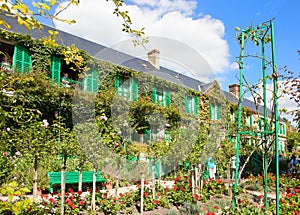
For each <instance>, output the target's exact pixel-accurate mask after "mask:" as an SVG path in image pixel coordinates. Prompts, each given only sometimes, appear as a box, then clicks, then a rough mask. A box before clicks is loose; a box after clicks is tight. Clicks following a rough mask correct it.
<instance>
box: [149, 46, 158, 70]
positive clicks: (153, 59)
mask: <svg viewBox="0 0 300 215" xmlns="http://www.w3.org/2000/svg"><path fill="white" fill-rule="evenodd" d="M159 54H160V52H159V50H157V49H152V50H151V51H149V52H148V60H149V62H150V63H152V65H153V66H154V67H155V68H156V69H159Z"/></svg>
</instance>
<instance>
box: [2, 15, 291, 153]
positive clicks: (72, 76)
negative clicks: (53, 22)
mask: <svg viewBox="0 0 300 215" xmlns="http://www.w3.org/2000/svg"><path fill="white" fill-rule="evenodd" d="M2 18H3V19H5V20H6V21H7V23H8V24H9V25H10V26H11V29H10V31H7V30H5V29H2V30H1V35H0V42H1V45H0V51H1V52H2V53H5V55H3V56H1V57H2V69H3V70H4V71H7V72H12V71H14V72H19V73H28V72H30V71H31V69H32V68H35V66H34V62H35V61H36V59H35V58H36V55H34V53H33V51H32V50H34V47H32V45H28V44H26V43H23V42H22V40H21V39H18V40H16V39H15V40H14V39H13V38H12V37H7V36H5V35H7V34H13V33H17V34H18V35H19V34H20V35H27V36H26V37H29V36H30V38H32V39H33V40H35V39H40V38H41V36H42V34H41V33H40V32H39V31H38V30H32V31H30V32H28V31H27V30H26V29H25V28H23V27H22V26H19V25H18V24H17V22H16V21H15V20H14V19H11V18H8V17H2ZM48 30H51V28H50V27H48V26H45V27H44V33H45V34H47V32H48ZM52 30H53V29H52ZM59 35H60V37H61V40H62V41H63V44H64V46H71V45H72V44H75V45H76V47H77V48H78V49H79V50H84V51H85V52H86V53H87V54H88V55H89V56H93V57H94V58H97V59H99V60H101V61H104V62H106V61H109V62H111V63H112V64H114V65H117V66H121V67H122V68H129V69H131V71H133V73H134V72H139V73H142V74H144V75H147V76H148V77H155V78H157V79H156V80H164V81H166V82H167V83H168V84H167V85H157V86H151V88H152V89H151V90H150V91H151V100H152V102H153V103H155V104H158V105H160V106H162V107H169V106H170V105H171V103H172V102H173V103H174V102H175V104H177V103H180V104H183V109H184V112H185V114H186V115H187V116H193V117H196V118H200V119H201V114H202V113H203V111H204V112H205V110H204V109H205V108H203V107H204V106H207V105H208V107H206V110H208V111H209V119H208V120H210V121H212V122H218V121H224V120H227V115H228V116H229V122H230V123H233V125H234V123H235V122H236V119H237V111H236V110H237V108H236V107H237V104H238V92H239V85H231V86H230V87H229V92H227V91H223V90H221V89H220V87H219V85H218V83H217V82H216V81H214V82H212V83H204V82H201V81H200V80H195V79H193V78H190V77H188V76H185V75H182V74H180V75H179V74H178V73H177V72H175V71H172V70H170V69H167V68H165V67H161V66H160V65H159V54H160V53H159V50H157V49H154V50H152V51H150V52H149V53H148V61H145V60H142V59H139V58H135V57H133V56H129V55H127V54H125V53H120V52H118V51H116V50H113V49H109V48H107V47H104V46H102V45H100V44H97V43H94V42H91V41H88V40H86V39H83V38H80V37H77V36H75V35H71V34H68V33H66V32H63V31H59ZM17 37H19V36H17ZM17 37H15V38H17ZM53 53H54V54H53V55H51V57H50V59H49V62H50V63H49V66H48V70H49V76H50V78H51V79H52V81H53V82H54V83H56V84H57V85H58V86H61V87H72V85H75V84H76V85H77V86H80V89H81V90H82V91H83V92H91V93H97V91H98V89H99V79H100V76H99V71H98V70H97V69H93V68H91V69H90V70H88V71H86V72H80V71H76V70H75V71H74V70H72V69H71V68H70V67H71V66H70V64H67V63H66V62H65V60H63V58H62V57H60V56H58V55H56V54H55V52H53ZM98 53H101V55H100V56H99V54H98ZM5 57H10V58H12V60H11V61H10V62H6V61H5ZM114 78H115V81H114V87H115V90H116V94H117V95H119V96H121V97H123V98H126V99H127V100H129V101H132V102H137V101H138V100H139V98H140V95H142V94H143V91H142V90H141V87H142V85H143V83H141V80H138V79H136V78H134V77H133V78H128V76H126V75H124V73H122V72H120V73H118V74H115V76H114ZM175 85H176V86H179V87H181V88H184V89H185V91H184V95H183V97H182V98H181V101H178V98H176V95H175V96H174V93H173V92H172V90H171V89H172V88H174V87H173V86H175ZM148 91H149V90H148ZM215 93H217V94H215ZM176 99H177V100H176ZM206 99H208V101H209V102H208V104H206V103H205V102H206ZM225 103H226V104H229V106H230V108H229V110H228V108H227V107H226V104H225ZM243 109H244V110H246V111H244V112H245V113H246V114H244V115H243V120H244V121H243V123H244V125H245V126H246V127H247V129H252V130H256V131H260V130H262V129H263V123H262V116H263V107H262V106H261V105H258V106H257V105H256V104H255V103H254V102H253V101H250V100H248V99H243ZM268 117H269V118H270V119H271V117H272V112H271V110H268ZM201 120H205V119H201ZM223 129H225V128H223ZM151 130H152V131H151ZM167 131H168V129H166V127H165V128H163V130H160V131H155V132H154V131H153V128H150V127H149V126H148V127H147V126H146V128H143V129H140V130H139V131H137V132H136V134H135V135H133V136H132V138H133V139H134V140H135V141H138V142H142V143H147V142H148V141H149V140H151V139H155V137H157V136H164V138H165V141H170V134H169V133H168V132H167ZM228 134H229V138H230V139H231V140H232V141H235V134H234V132H228ZM248 138H249V141H250V142H251V137H248ZM279 147H280V151H281V152H283V153H284V152H285V150H286V149H285V148H286V125H285V123H283V122H280V140H279Z"/></svg>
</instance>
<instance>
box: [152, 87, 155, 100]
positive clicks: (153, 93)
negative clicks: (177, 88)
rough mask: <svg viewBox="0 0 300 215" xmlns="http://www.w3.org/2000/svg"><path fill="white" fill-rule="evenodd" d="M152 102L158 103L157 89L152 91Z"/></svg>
mask: <svg viewBox="0 0 300 215" xmlns="http://www.w3.org/2000/svg"><path fill="white" fill-rule="evenodd" d="M152 101H153V102H154V103H155V102H156V88H155V87H153V89H152Z"/></svg>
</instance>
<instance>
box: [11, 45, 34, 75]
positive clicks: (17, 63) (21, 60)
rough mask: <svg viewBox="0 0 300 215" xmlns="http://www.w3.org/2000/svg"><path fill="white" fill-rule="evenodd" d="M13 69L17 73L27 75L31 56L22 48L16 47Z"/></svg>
mask: <svg viewBox="0 0 300 215" xmlns="http://www.w3.org/2000/svg"><path fill="white" fill-rule="evenodd" d="M13 67H14V68H15V69H16V71H17V72H21V73H27V72H29V71H30V69H31V54H30V51H29V50H28V49H26V48H25V47H23V46H20V45H16V46H15V50H14V57H13Z"/></svg>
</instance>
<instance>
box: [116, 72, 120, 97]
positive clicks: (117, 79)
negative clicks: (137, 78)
mask: <svg viewBox="0 0 300 215" xmlns="http://www.w3.org/2000/svg"><path fill="white" fill-rule="evenodd" d="M119 85H120V80H119V75H116V82H115V88H116V92H117V94H118V93H119V92H118V90H119Z"/></svg>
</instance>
